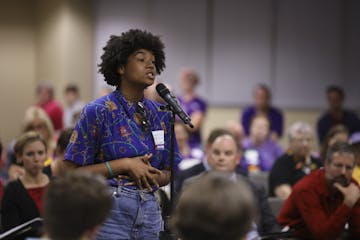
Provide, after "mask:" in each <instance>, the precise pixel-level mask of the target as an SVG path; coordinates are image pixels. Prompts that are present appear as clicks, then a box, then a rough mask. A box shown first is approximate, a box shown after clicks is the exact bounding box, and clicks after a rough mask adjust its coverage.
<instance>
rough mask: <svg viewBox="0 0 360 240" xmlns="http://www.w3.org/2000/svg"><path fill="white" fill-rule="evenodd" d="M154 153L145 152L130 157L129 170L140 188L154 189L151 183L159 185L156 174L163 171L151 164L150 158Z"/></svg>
mask: <svg viewBox="0 0 360 240" xmlns="http://www.w3.org/2000/svg"><path fill="white" fill-rule="evenodd" d="M151 156H152V154H145V155H143V156H137V157H133V158H130V159H129V161H128V167H127V172H128V174H129V176H130V177H131V179H132V180H133V181H134V183H135V184H136V185H137V186H138V187H139V188H140V189H143V188H147V189H148V190H149V191H151V190H152V188H151V185H155V186H157V187H158V186H159V184H158V183H157V181H156V178H155V175H156V174H158V175H160V174H161V171H160V170H159V169H157V168H154V167H153V166H151V164H150V162H149V159H150V158H151Z"/></svg>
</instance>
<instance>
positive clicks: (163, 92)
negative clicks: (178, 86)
mask: <svg viewBox="0 0 360 240" xmlns="http://www.w3.org/2000/svg"><path fill="white" fill-rule="evenodd" d="M156 91H157V93H158V94H159V95H160V97H164V96H165V95H166V94H169V93H170V91H169V89H167V87H166V86H165V85H164V84H163V83H159V84H158V85H156Z"/></svg>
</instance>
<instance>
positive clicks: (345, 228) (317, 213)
mask: <svg viewBox="0 0 360 240" xmlns="http://www.w3.org/2000/svg"><path fill="white" fill-rule="evenodd" d="M354 167H355V153H354V149H353V148H352V146H351V145H349V144H348V143H344V142H336V143H335V144H334V145H332V146H331V147H330V148H329V150H328V152H327V158H326V161H325V165H324V168H323V169H319V170H316V171H314V172H312V173H311V174H309V175H308V176H306V177H304V178H303V179H302V180H300V181H299V182H298V183H297V184H296V185H295V186H294V187H293V191H292V193H291V195H290V196H289V198H288V199H287V200H286V201H285V203H284V205H283V207H282V209H281V212H280V214H279V217H278V221H279V223H280V224H281V225H283V226H289V227H290V229H293V230H294V232H295V235H296V237H300V238H301V239H304V238H306V239H330V240H331V239H360V202H359V198H360V189H359V185H358V184H357V182H356V181H355V180H354V179H353V178H352V177H351V176H352V173H353V170H354Z"/></svg>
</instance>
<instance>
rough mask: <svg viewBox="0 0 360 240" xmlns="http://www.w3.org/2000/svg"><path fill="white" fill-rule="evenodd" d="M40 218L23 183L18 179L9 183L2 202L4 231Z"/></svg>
mask: <svg viewBox="0 0 360 240" xmlns="http://www.w3.org/2000/svg"><path fill="white" fill-rule="evenodd" d="M39 216H40V214H39V210H38V208H37V206H36V204H35V202H34V201H33V200H32V198H31V197H30V195H29V194H28V192H27V191H26V189H25V188H24V186H23V184H22V183H21V181H20V180H19V179H18V180H15V181H11V182H9V183H8V184H7V186H6V187H5V191H4V196H3V199H2V202H1V223H2V226H3V228H2V230H4V231H7V230H9V229H11V228H13V227H16V226H18V225H20V224H22V223H25V222H27V221H29V220H31V219H34V218H36V217H39Z"/></svg>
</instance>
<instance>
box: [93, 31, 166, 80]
mask: <svg viewBox="0 0 360 240" xmlns="http://www.w3.org/2000/svg"><path fill="white" fill-rule="evenodd" d="M139 49H146V50H148V51H151V52H152V53H153V54H154V56H155V67H156V72H157V73H158V74H160V73H161V72H162V71H163V69H164V68H165V53H164V44H163V42H162V41H161V40H160V37H159V36H155V35H153V34H152V33H150V32H147V31H142V30H139V29H131V30H129V31H127V32H124V33H122V34H121V36H115V35H111V36H110V39H109V41H108V42H107V44H106V46H105V47H104V48H103V50H104V54H103V55H102V56H101V60H102V62H101V63H100V64H99V72H100V73H101V74H102V75H103V76H104V78H105V79H104V80H105V82H107V84H109V85H112V86H118V85H119V83H120V80H121V79H120V75H119V73H118V68H119V67H120V66H123V65H125V64H126V63H127V61H128V57H129V56H130V55H131V54H133V53H134V52H135V51H137V50H139Z"/></svg>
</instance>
